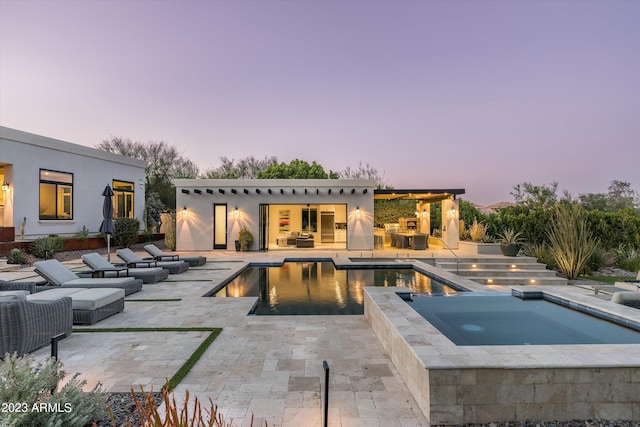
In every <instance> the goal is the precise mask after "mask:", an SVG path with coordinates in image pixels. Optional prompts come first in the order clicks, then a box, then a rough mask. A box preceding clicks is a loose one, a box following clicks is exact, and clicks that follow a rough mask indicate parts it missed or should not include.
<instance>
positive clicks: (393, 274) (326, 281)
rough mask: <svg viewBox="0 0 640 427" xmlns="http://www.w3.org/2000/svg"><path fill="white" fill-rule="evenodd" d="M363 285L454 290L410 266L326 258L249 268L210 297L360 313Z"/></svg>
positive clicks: (286, 308)
mask: <svg viewBox="0 0 640 427" xmlns="http://www.w3.org/2000/svg"><path fill="white" fill-rule="evenodd" d="M365 286H405V287H407V288H409V289H410V290H411V291H412V292H455V290H454V289H452V288H450V287H448V286H446V285H443V284H441V283H438V282H437V281H435V280H432V279H431V278H429V277H427V276H425V275H423V274H421V273H418V272H416V271H414V270H412V269H393V270H391V269H381V270H377V269H363V270H336V269H335V266H334V265H333V263H332V262H287V263H284V264H283V265H282V266H281V267H252V268H249V269H247V270H246V271H244V272H243V273H242V274H240V275H239V276H237V277H236V278H235V279H233V280H232V281H231V282H230V283H229V284H228V285H227V286H226V287H224V288H223V289H221V290H220V291H219V292H218V293H216V294H215V297H218V298H220V297H258V303H257V304H256V307H255V308H254V310H253V312H252V313H253V314H256V315H269V314H271V315H292V314H295V315H306V314H325V315H327V314H330V315H336V314H363V313H364V292H363V287H365Z"/></svg>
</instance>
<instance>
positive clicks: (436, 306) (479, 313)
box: [407, 292, 640, 346]
mask: <svg viewBox="0 0 640 427" xmlns="http://www.w3.org/2000/svg"><path fill="white" fill-rule="evenodd" d="M407 304H409V305H410V306H411V307H413V309H414V310H416V311H417V312H418V313H420V315H421V316H422V317H424V318H425V319H426V320H428V321H429V323H431V324H432V325H433V326H434V327H436V328H437V329H438V330H439V331H440V332H441V333H442V334H444V335H445V336H446V337H447V338H448V339H450V340H451V341H452V342H453V343H454V344H456V345H463V346H477V345H556V344H640V332H638V331H634V330H632V329H629V328H626V327H623V326H620V325H617V324H615V323H612V322H609V321H606V320H602V319H599V318H597V317H594V316H590V315H588V314H585V313H582V312H580V311H576V310H572V309H570V308H567V307H563V306H561V305H558V304H555V303H553V302H549V301H545V300H543V299H521V298H518V297H515V296H512V295H510V294H495V293H493V294H484V293H477V292H467V293H461V294H448V295H447V296H438V295H419V294H415V295H411V299H410V300H408V301H407Z"/></svg>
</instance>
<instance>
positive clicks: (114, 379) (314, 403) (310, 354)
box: [0, 249, 601, 427]
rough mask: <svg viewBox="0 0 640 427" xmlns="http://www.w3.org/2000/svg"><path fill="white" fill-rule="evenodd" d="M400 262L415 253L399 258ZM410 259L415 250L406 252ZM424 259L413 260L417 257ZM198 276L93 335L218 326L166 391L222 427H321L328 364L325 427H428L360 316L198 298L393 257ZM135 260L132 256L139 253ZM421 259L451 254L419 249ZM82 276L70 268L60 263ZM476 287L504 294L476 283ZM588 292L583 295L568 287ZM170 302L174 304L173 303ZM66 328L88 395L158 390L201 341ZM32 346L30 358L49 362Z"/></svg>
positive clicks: (28, 275) (225, 261) (187, 335)
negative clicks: (283, 274) (224, 287)
mask: <svg viewBox="0 0 640 427" xmlns="http://www.w3.org/2000/svg"><path fill="white" fill-rule="evenodd" d="M406 252H407V253H406V254H404V255H406V257H407V258H411V257H412V256H415V253H418V252H415V251H406ZM414 252H415V253H414ZM419 253H421V254H422V255H421V256H423V257H424V251H421V252H419ZM198 254H200V255H206V256H207V258H208V262H207V263H206V264H205V265H203V266H201V267H192V268H191V269H189V271H187V272H185V273H182V274H179V275H171V276H169V279H167V280H165V281H163V282H160V283H157V284H148V285H144V287H143V290H142V291H141V292H138V293H135V294H132V295H130V296H128V297H127V299H126V305H125V310H124V312H122V313H119V314H117V315H115V316H112V317H109V318H107V319H105V320H103V321H101V322H99V323H97V324H96V325H94V326H93V327H95V328H115V327H129V328H131V327H147V328H148V327H183V328H190V327H211V328H223V330H222V333H221V334H220V335H219V336H218V337H217V338H216V340H215V341H214V342H213V344H212V345H211V346H210V347H209V349H208V350H207V351H206V352H205V353H204V355H203V356H202V358H201V359H200V360H199V361H198V363H197V364H196V365H195V366H194V367H193V369H192V370H191V371H190V372H189V374H188V375H187V376H186V377H185V378H184V380H183V381H182V382H181V383H180V384H179V385H178V387H177V388H176V390H175V394H176V399H177V401H181V400H182V399H183V396H184V392H185V391H186V390H189V393H190V394H191V396H197V397H198V398H199V399H200V400H201V401H202V402H204V403H207V402H208V401H209V398H211V399H212V400H213V402H214V403H215V404H216V405H218V406H219V408H220V410H221V413H222V414H224V415H225V417H226V418H227V420H229V419H233V426H236V427H240V426H248V425H249V423H250V420H251V417H252V415H253V417H254V426H259V425H262V421H263V420H264V421H267V422H268V424H269V426H301V425H304V426H321V425H322V424H321V423H322V411H323V410H322V393H323V384H322V383H323V381H324V371H323V367H322V364H323V361H325V360H326V361H327V362H328V364H329V367H330V397H329V417H328V420H329V423H328V424H329V425H330V426H342V427H346V426H364V425H367V426H402V427H406V426H428V425H429V424H428V422H427V420H426V419H425V417H424V415H423V413H422V411H421V409H420V406H419V405H418V403H417V402H416V401H415V399H414V398H413V396H412V394H411V392H410V391H409V389H408V387H407V385H406V384H405V382H404V380H403V378H402V377H401V375H400V373H399V372H398V370H397V369H396V367H395V366H394V363H393V362H392V360H391V358H390V357H389V355H388V353H387V352H386V351H385V350H384V348H383V346H382V344H381V343H380V341H379V340H378V337H377V336H376V334H375V333H374V331H373V329H372V327H371V326H370V324H369V322H368V321H367V320H366V319H365V316H262V317H259V316H247V313H248V312H249V310H250V308H251V306H252V305H253V303H254V300H255V299H254V298H202V295H203V294H205V293H206V292H207V291H209V290H210V289H212V288H213V287H214V286H215V285H216V284H219V283H220V282H221V281H223V280H224V279H225V278H227V277H229V276H232V275H234V274H235V273H236V272H237V271H239V270H240V269H242V268H244V267H245V266H246V264H247V263H249V262H252V261H260V262H279V261H281V260H282V259H284V258H287V257H300V256H301V255H303V256H304V257H306V258H328V257H337V258H339V259H343V260H345V261H346V260H347V259H348V258H358V257H360V258H383V257H388V258H394V257H397V256H398V254H397V252H396V251H389V250H376V251H375V252H374V251H369V252H364V251H363V252H360V251H357V252H353V251H351V252H347V251H338V252H336V251H330V252H329V251H319V250H304V251H302V252H300V251H296V250H292V251H277V253H276V252H274V253H261V252H248V253H244V252H241V253H236V252H230V251H213V252H208V253H200V252H199V253H198ZM141 255H142V254H141ZM428 256H432V257H436V258H440V259H444V258H448V257H453V255H452V254H451V253H450V252H449V251H442V250H437V249H434V250H429V251H428ZM64 264H65V265H66V266H68V267H69V268H71V269H85V266H84V265H83V264H82V262H81V261H80V260H72V261H67V262H65V263H64ZM6 267H9V266H6V265H5V264H2V265H0V268H1V269H2V270H1V271H2V279H3V280H17V279H24V280H29V279H31V280H38V279H39V277H38V276H37V275H35V273H34V272H33V269H32V268H25V269H5V268H6ZM477 286H478V288H482V289H483V290H503V291H504V290H508V287H502V286H497V285H479V284H477ZM570 291H571V292H577V293H579V294H581V295H585V296H586V295H591V296H593V298H596V299H597V298H598V297H601V296H595V295H593V292H592V291H589V290H583V289H579V288H573V287H572V288H570ZM176 299H177V301H176ZM81 329H83V327H78V326H76V327H74V330H76V331H78V332H74V333H73V334H72V335H71V336H70V337H68V338H66V339H64V340H62V341H61V342H60V343H59V358H60V360H61V361H62V362H63V363H64V366H65V369H66V371H67V372H69V373H74V372H81V373H82V376H81V378H84V379H86V380H87V381H88V384H87V387H88V388H91V387H93V385H94V384H96V383H97V382H101V383H102V384H103V387H104V389H105V390H106V391H113V392H128V391H129V390H130V389H131V388H134V389H135V390H139V388H140V385H142V386H143V387H144V389H145V390H147V391H149V390H151V388H153V390H156V391H157V390H160V388H161V387H162V386H163V385H164V384H165V382H166V380H167V378H170V377H171V376H172V375H173V374H174V373H175V372H176V371H177V369H178V368H179V367H180V366H181V365H182V364H183V363H184V361H185V360H186V359H187V358H188V357H189V356H190V355H191V354H192V353H193V351H194V350H195V349H196V348H197V347H198V346H199V345H200V343H201V342H202V341H203V340H204V339H205V338H206V336H207V335H208V332H86V333H82V332H79V330H81ZM49 351H50V350H49V348H48V347H43V348H41V349H39V350H38V351H36V352H35V353H34V355H35V356H36V357H37V358H38V359H42V358H45V357H47V356H48V355H49Z"/></svg>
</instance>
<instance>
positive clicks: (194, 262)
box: [144, 244, 207, 267]
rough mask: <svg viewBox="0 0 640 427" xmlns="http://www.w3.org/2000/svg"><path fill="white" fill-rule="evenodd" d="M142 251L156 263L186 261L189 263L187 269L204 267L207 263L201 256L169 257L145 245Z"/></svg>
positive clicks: (155, 248) (169, 255) (154, 247)
mask: <svg viewBox="0 0 640 427" xmlns="http://www.w3.org/2000/svg"><path fill="white" fill-rule="evenodd" d="M144 250H145V251H147V253H148V254H149V255H151V256H152V257H153V259H155V260H156V261H186V262H188V263H189V267H198V266H201V265H204V264H205V263H206V262H207V258H206V257H203V256H197V255H196V256H180V255H171V254H167V253H164V252H162V250H161V249H160V248H159V247H157V246H156V245H153V244H151V245H145V246H144Z"/></svg>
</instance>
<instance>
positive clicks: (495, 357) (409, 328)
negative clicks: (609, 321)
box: [364, 287, 640, 425]
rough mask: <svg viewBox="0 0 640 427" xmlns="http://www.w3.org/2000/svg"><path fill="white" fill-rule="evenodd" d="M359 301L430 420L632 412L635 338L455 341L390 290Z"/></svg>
mask: <svg viewBox="0 0 640 427" xmlns="http://www.w3.org/2000/svg"><path fill="white" fill-rule="evenodd" d="M605 307H606V306H605ZM364 308H365V318H366V319H367V320H368V322H369V323H370V325H371V327H372V329H373V330H374V332H375V333H376V335H377V336H378V339H379V340H380V342H381V343H382V345H383V347H384V348H385V350H386V351H387V353H388V354H389V357H390V358H391V360H392V361H393V363H394V365H395V366H396V368H397V369H398V371H399V373H400V375H401V376H402V378H403V379H404V381H405V383H406V384H407V387H408V388H409V390H410V391H411V393H412V394H413V396H414V398H415V399H416V401H417V402H418V404H419V405H420V408H421V410H422V412H423V414H424V416H425V417H426V418H427V420H428V421H429V422H430V423H431V424H432V425H434V424H463V423H489V422H499V421H513V420H523V419H529V420H540V421H544V420H547V421H552V420H570V419H603V420H616V419H627V420H639V419H640V392H639V390H640V345H617V346H616V345H601V346H592V345H582V346H527V347H526V348H525V347H523V346H506V347H505V346H475V347H470V346H455V345H454V344H453V343H451V342H450V341H449V340H447V339H446V338H445V337H444V336H443V335H441V334H439V332H437V330H435V328H433V326H431V325H430V324H429V323H428V322H427V321H426V320H424V319H423V318H422V317H421V316H420V315H418V314H417V313H416V312H415V311H414V310H412V309H411V308H410V307H409V306H408V305H407V304H406V303H405V302H404V301H402V300H401V299H400V298H399V297H398V296H397V295H396V294H395V291H394V290H393V289H389V288H386V289H384V288H370V287H367V288H365V303H364ZM627 309H628V307H625V308H624V309H623V311H624V310H627ZM631 310H632V309H631ZM627 313H633V312H629V311H627Z"/></svg>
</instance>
